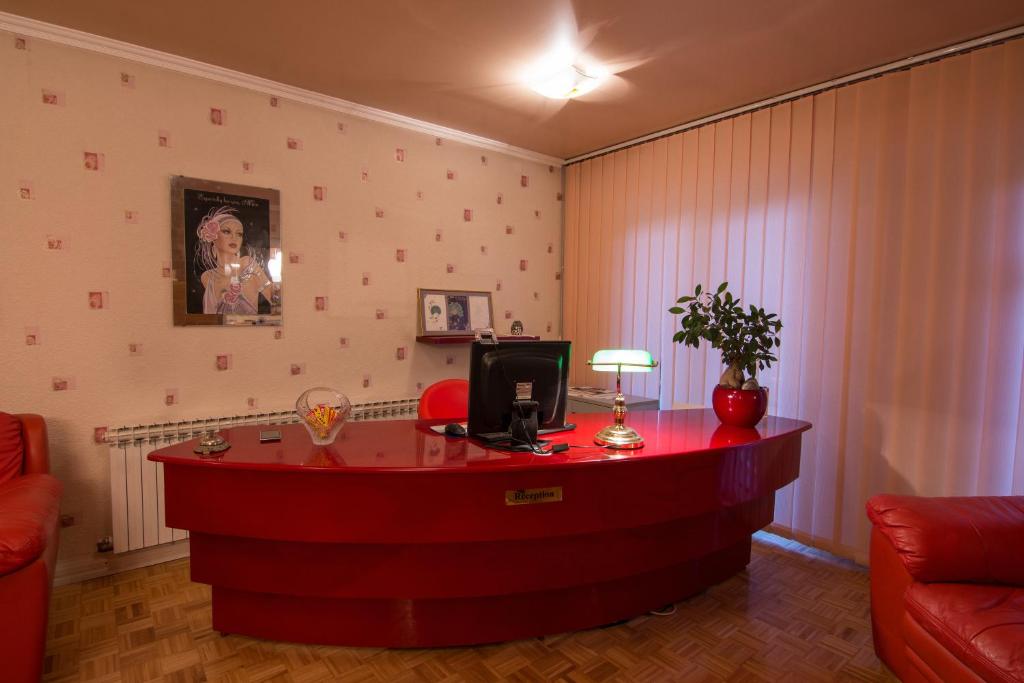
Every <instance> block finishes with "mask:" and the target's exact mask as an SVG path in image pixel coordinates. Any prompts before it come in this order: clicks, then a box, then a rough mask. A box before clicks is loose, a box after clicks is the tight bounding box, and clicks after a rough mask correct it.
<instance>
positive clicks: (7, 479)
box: [0, 413, 61, 683]
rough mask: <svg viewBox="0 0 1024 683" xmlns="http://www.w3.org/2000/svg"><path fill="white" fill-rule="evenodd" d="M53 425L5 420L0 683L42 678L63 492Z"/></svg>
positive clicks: (1, 433) (0, 491)
mask: <svg viewBox="0 0 1024 683" xmlns="http://www.w3.org/2000/svg"><path fill="white" fill-rule="evenodd" d="M49 469H50V463H49V447H48V445H47V441H46V423H45V422H44V421H43V418H41V417H40V416H38V415H8V414H7V413H0V680H3V681H4V683H22V682H24V683H35V682H36V681H38V680H39V679H40V677H41V675H42V669H43V654H44V653H45V651H46V618H47V613H48V611H49V607H50V588H51V586H52V585H53V568H54V564H55V563H56V560H57V538H58V531H59V529H58V526H59V525H58V522H59V516H60V514H59V513H60V496H61V484H60V482H59V481H57V480H56V479H54V478H53V477H52V476H50V474H49Z"/></svg>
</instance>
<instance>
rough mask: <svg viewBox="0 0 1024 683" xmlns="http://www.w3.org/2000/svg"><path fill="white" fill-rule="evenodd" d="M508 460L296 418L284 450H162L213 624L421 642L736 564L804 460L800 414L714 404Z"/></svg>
mask: <svg viewBox="0 0 1024 683" xmlns="http://www.w3.org/2000/svg"><path fill="white" fill-rule="evenodd" d="M570 419H571V420H572V421H575V422H577V423H578V427H577V429H576V431H574V432H568V433H564V434H559V435H555V436H553V437H551V438H552V439H553V440H554V441H556V442H563V443H569V444H574V445H579V446H583V447H582V448H571V449H570V450H569V451H567V452H565V453H561V454H554V455H550V456H536V455H530V454H510V453H504V452H501V451H495V450H491V449H488V448H486V447H484V446H481V445H478V444H476V443H474V442H471V441H467V440H465V439H455V438H450V437H446V436H443V435H439V434H436V433H434V432H433V431H431V430H430V429H429V428H428V427H429V425H430V424H432V423H427V422H416V421H394V422H366V423H353V424H349V425H347V426H346V427H345V430H344V431H343V432H342V435H341V436H340V437H339V438H338V440H337V441H336V442H335V443H334V444H333V445H331V446H327V447H322V446H314V445H313V444H312V443H311V442H310V440H309V437H308V436H307V434H306V432H305V431H304V429H303V428H302V427H301V426H300V425H288V426H283V427H281V430H282V432H283V434H282V440H281V442H279V443H270V444H260V443H259V442H258V433H259V428H257V427H241V428H233V429H230V430H225V432H224V436H225V437H226V438H227V440H228V441H229V442H230V443H231V444H232V447H231V449H230V450H228V451H227V452H225V453H224V454H223V456H222V457H220V458H215V459H201V458H199V456H197V455H194V454H193V453H192V446H193V444H192V443H191V442H186V443H183V444H178V445H175V446H171V447H168V448H165V449H162V450H160V451H156V452H154V453H153V454H152V455H151V456H150V458H151V459H153V460H157V461H160V462H163V463H164V483H165V496H166V516H167V524H168V525H169V526H172V527H175V528H182V529H188V530H189V531H190V532H191V544H192V577H193V579H194V580H195V581H199V582H202V583H208V584H210V585H212V586H213V621H214V627H215V628H217V629H218V630H221V631H224V632H231V633H240V634H247V635H253V636H258V637H265V638H273V639H280V640H292V641H300V642H311V643H327V644H345V645H373V646H392V647H423V646H440V645H456V644H469V643H482V642H493V641H499V640H508V639H513V638H522V637H529V636H536V635H542V634H548V633H557V632H562V631H566V630H573V629H579V628H586V627H591V626H597V625H600V624H605V623H609V622H613V621H617V620H620V619H625V618H629V617H632V616H636V615H638V614H642V613H643V612H645V611H647V610H650V609H653V608H656V607H659V606H661V605H664V604H667V603H670V602H674V601H677V600H679V599H681V598H684V597H687V596H689V595H692V594H694V593H696V592H699V591H700V590H703V589H704V588H706V587H707V586H709V585H711V584H713V583H716V582H718V581H721V580H723V579H725V578H727V577H728V576H729V575H731V574H733V573H735V572H736V571H739V570H741V569H742V568H743V567H744V566H745V565H746V564H747V562H748V561H749V558H750V536H751V534H752V533H753V532H754V531H756V530H757V529H759V528H761V527H763V526H765V525H766V524H768V523H769V522H770V521H771V519H772V514H773V508H774V493H775V491H776V490H777V489H778V488H780V487H782V486H784V485H785V484H787V483H789V482H791V481H793V480H794V479H795V478H796V476H797V474H798V470H799V462H800V438H801V437H800V435H801V433H802V432H803V431H805V430H806V429H809V428H810V425H809V424H807V423H805V422H799V421H796V420H788V419H783V418H775V417H767V418H765V420H764V421H762V423H761V424H760V425H758V427H757V429H755V430H737V429H734V428H729V427H723V426H722V425H720V424H719V423H718V420H717V418H715V416H714V414H713V413H712V412H711V411H701V410H698V411H647V412H637V413H632V414H631V415H630V423H631V424H632V425H633V426H634V427H635V428H636V429H637V430H638V431H639V432H640V433H641V434H643V435H644V436H645V437H646V439H647V445H646V446H645V448H643V449H641V450H639V451H633V452H629V453H618V452H615V451H610V450H607V449H602V448H598V447H595V446H591V445H590V437H591V436H592V434H593V433H594V432H596V431H598V429H600V428H601V427H602V426H604V424H605V422H607V421H608V416H607V415H600V414H585V415H574V416H572V417H571V418H570Z"/></svg>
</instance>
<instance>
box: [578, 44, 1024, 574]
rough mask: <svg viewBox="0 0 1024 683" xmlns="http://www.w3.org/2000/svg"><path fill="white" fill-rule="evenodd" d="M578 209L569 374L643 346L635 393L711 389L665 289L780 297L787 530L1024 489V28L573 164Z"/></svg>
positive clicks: (782, 522) (774, 380) (675, 400)
mask: <svg viewBox="0 0 1024 683" xmlns="http://www.w3.org/2000/svg"><path fill="white" fill-rule="evenodd" d="M565 220H566V245H565V254H566V257H565V289H564V296H565V302H564V303H565V307H564V310H565V316H564V334H565V338H567V339H571V340H572V341H573V342H574V347H575V348H574V354H573V362H572V368H571V372H572V379H573V381H574V382H575V383H581V384H598V383H602V382H605V381H606V378H605V377H602V376H600V374H599V373H592V372H590V371H589V370H588V369H587V368H586V366H585V361H586V359H587V358H589V357H591V356H592V355H593V352H594V351H595V350H596V349H598V348H605V347H635V348H646V349H648V350H650V351H651V352H652V353H653V354H654V355H655V357H656V358H658V359H660V361H661V363H662V367H661V372H660V375H659V374H657V373H652V374H650V375H630V376H628V378H627V377H624V383H625V386H626V390H627V391H628V392H629V393H634V394H641V395H644V396H649V397H658V398H660V401H661V405H662V407H671V406H672V405H678V404H682V403H698V404H709V403H710V393H711V389H712V387H713V385H714V384H715V383H716V382H717V379H718V376H719V374H720V372H721V364H720V358H719V356H718V354H717V352H714V351H710V350H709V349H706V348H701V349H700V350H693V349H690V348H685V347H682V346H679V345H675V344H673V343H672V342H671V338H672V334H673V332H674V331H675V330H676V329H677V326H678V324H679V320H678V316H673V315H671V314H669V313H668V308H669V307H670V306H672V305H673V303H674V302H675V300H676V299H677V298H678V297H679V296H681V295H683V294H686V293H690V292H692V290H693V288H694V286H695V285H696V284H697V283H703V285H704V286H705V287H708V286H711V287H714V286H716V285H717V284H718V283H719V282H721V281H725V280H727V281H728V282H729V286H730V289H731V290H732V291H733V292H734V293H738V294H739V295H741V296H742V298H743V300H744V301H745V302H747V303H755V304H758V305H760V306H763V307H764V308H765V309H766V310H768V311H774V312H778V313H779V314H780V316H781V319H782V321H783V324H784V329H783V330H782V347H781V349H780V355H779V356H780V362H779V363H778V364H777V365H775V366H774V367H773V368H772V369H771V370H770V371H768V372H765V373H763V374H762V375H761V377H760V380H761V383H762V385H765V386H767V387H769V392H770V411H771V412H772V413H775V414H780V415H785V416H790V417H798V418H801V419H804V420H808V421H810V422H812V423H813V424H814V428H813V429H812V430H811V431H810V432H808V433H807V434H805V437H804V446H803V456H802V461H801V467H800V477H799V479H798V480H797V481H796V482H795V483H794V484H792V485H790V486H789V487H787V488H786V489H784V490H783V491H781V492H780V493H779V495H778V497H777V499H776V500H777V502H776V512H775V525H776V528H779V529H781V530H783V531H786V532H789V533H791V534H792V535H794V536H796V537H797V538H800V539H802V540H804V541H807V542H810V543H812V544H815V545H819V546H821V547H825V548H827V549H829V550H832V551H833V552H838V553H840V554H843V555H846V556H850V557H855V558H857V559H859V560H863V559H864V558H865V557H866V549H867V541H868V532H869V527H868V524H867V521H866V519H865V516H864V503H865V501H866V500H867V498H868V497H870V496H871V495H873V494H875V493H880V492H894V493H912V494H917V495H1009V494H1021V493H1024V401H1022V391H1024V41H1022V40H1015V41H1011V42H1008V43H1005V44H1001V45H995V46H990V47H986V48H983V49H979V50H976V51H973V52H969V53H965V54H960V55H956V56H952V57H948V58H945V59H942V60H940V61H937V62H932V63H927V64H923V65H919V66H916V67H913V68H911V69H909V70H905V71H899V72H893V73H889V74H886V75H884V76H881V77H878V78H874V79H871V80H867V81H862V82H859V83H855V84H852V85H848V86H844V87H841V88H838V89H835V90H830V91H825V92H821V93H819V94H816V95H814V96H809V97H805V98H802V99H798V100H795V101H792V102H787V103H782V104H778V105H775V106H772V107H770V108H766V109H762V110H759V111H756V112H754V113H750V114H745V115H742V116H737V117H735V118H732V119H727V120H723V121H719V122H717V123H714V124H711V125H707V126H703V127H700V128H695V129H691V130H687V131H685V132H682V133H678V134H675V135H672V136H670V137H665V138H661V139H658V140H654V141H651V142H648V143H644V144H642V145H637V146H635V147H631V148H628V149H624V150H621V151H618V152H615V153H612V154H608V155H605V156H602V157H597V158H593V159H589V160H587V161H584V162H581V163H578V164H574V165H572V166H570V167H568V169H567V174H566V214H565Z"/></svg>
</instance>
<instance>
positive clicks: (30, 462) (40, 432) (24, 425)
mask: <svg viewBox="0 0 1024 683" xmlns="http://www.w3.org/2000/svg"><path fill="white" fill-rule="evenodd" d="M14 417H16V418H18V420H20V421H21V438H22V440H23V443H24V448H25V460H24V463H23V465H22V469H21V471H22V474H49V472H50V443H49V440H48V439H47V438H46V420H44V419H43V417H42V416H41V415H32V414H30V413H21V414H19V415H15V416H14Z"/></svg>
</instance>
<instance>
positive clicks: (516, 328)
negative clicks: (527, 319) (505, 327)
mask: <svg viewBox="0 0 1024 683" xmlns="http://www.w3.org/2000/svg"><path fill="white" fill-rule="evenodd" d="M510 332H511V334H512V336H513V337H521V336H522V335H523V321H522V320H513V321H512V329H511V330H510Z"/></svg>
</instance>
